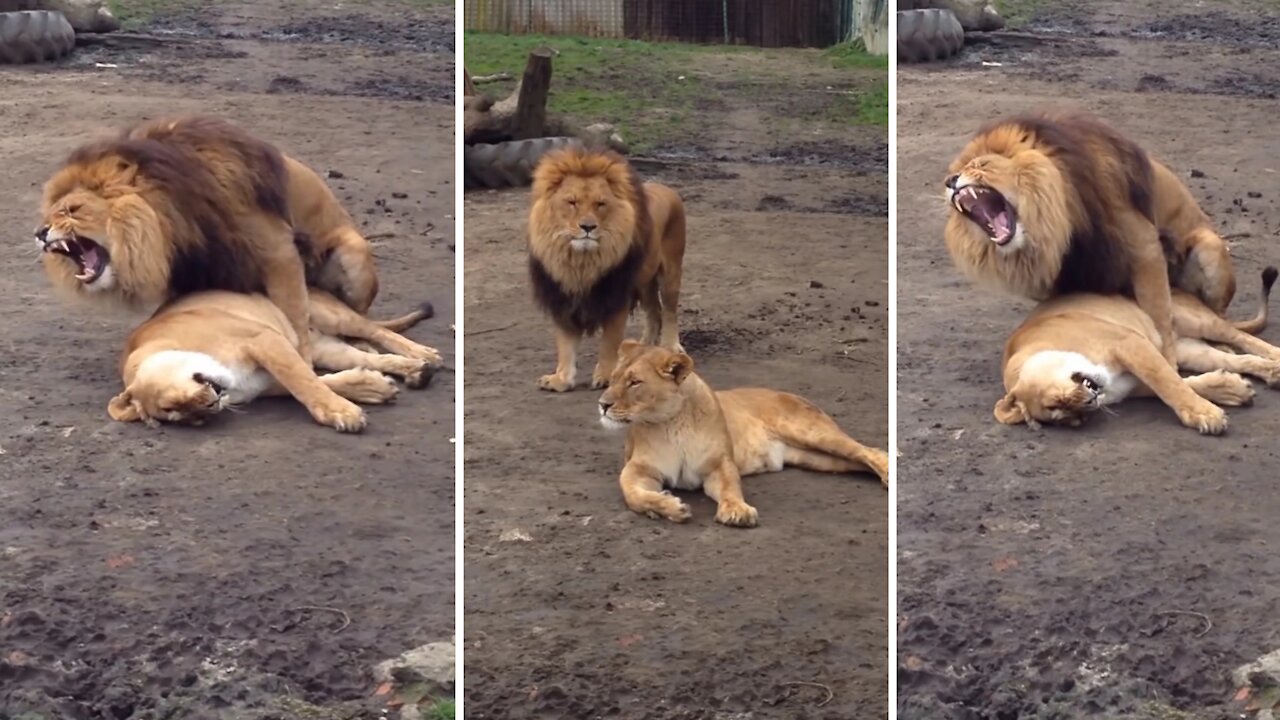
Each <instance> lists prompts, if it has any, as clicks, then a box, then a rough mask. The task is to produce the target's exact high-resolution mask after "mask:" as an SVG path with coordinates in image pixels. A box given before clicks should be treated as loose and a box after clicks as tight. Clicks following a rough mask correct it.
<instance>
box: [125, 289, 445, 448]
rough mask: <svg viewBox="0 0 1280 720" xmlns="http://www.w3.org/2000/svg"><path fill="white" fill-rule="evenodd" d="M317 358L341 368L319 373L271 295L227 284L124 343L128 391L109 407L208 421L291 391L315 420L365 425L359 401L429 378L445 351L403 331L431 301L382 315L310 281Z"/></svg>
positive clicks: (140, 417) (181, 302) (165, 312)
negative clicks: (364, 346) (398, 381)
mask: <svg viewBox="0 0 1280 720" xmlns="http://www.w3.org/2000/svg"><path fill="white" fill-rule="evenodd" d="M310 303H311V309H310V313H311V314H310V317H311V328H312V329H311V347H312V360H313V361H314V362H315V365H316V366H317V367H321V368H325V369H328V370H337V371H339V372H334V373H332V374H328V375H320V376H317V375H316V373H315V370H314V369H313V368H312V366H311V365H309V364H308V363H307V362H306V361H305V360H303V358H302V356H301V355H300V354H299V352H298V346H299V342H298V336H297V334H296V333H294V331H293V327H292V326H291V325H290V323H289V320H288V318H286V317H285V314H284V313H283V312H281V311H280V309H279V308H278V307H276V306H275V304H273V303H272V302H271V301H270V300H268V299H267V298H266V296H264V295H250V294H242V293H234V292H224V291H209V292H200V293H195V294H192V295H188V296H186V297H183V298H179V299H178V300H175V301H173V302H171V303H169V304H167V305H165V306H163V307H161V308H160V309H159V310H157V311H156V313H155V315H153V316H152V317H151V319H149V320H147V321H146V322H145V323H143V324H142V325H140V326H139V327H138V328H137V329H136V330H134V331H133V333H132V334H130V335H129V340H128V342H127V343H126V345H125V351H124V357H123V360H122V363H121V372H122V375H123V379H124V386H125V389H124V392H122V393H120V394H119V395H117V396H115V397H114V398H112V399H111V402H110V404H109V405H108V406H107V412H108V413H109V414H110V415H111V417H112V418H114V419H116V420H120V421H124V422H134V421H142V422H145V423H147V424H148V425H151V426H155V425H156V424H158V423H159V422H175V423H187V424H192V425H200V424H203V423H204V421H205V420H206V419H208V418H209V417H210V416H212V415H216V414H218V413H219V412H222V411H223V410H226V409H228V408H234V407H236V406H238V405H242V404H244V403H247V402H250V401H251V400H253V399H254V398H256V397H259V396H262V395H284V394H288V395H292V396H293V397H295V398H297V400H298V402H301V403H302V404H303V405H305V406H306V408H307V410H309V411H310V412H311V416H312V417H313V418H315V420H316V422H318V423H320V424H322V425H328V426H329V427H331V428H334V429H335V430H338V431H340V432H359V431H360V430H363V429H364V426H365V423H366V419H365V415H364V411H362V410H361V409H360V408H359V407H357V406H356V405H355V404H354V403H353V402H352V401H354V402H358V403H365V404H377V403H385V402H388V401H390V400H391V399H392V398H393V397H395V395H396V392H397V389H396V385H395V383H394V382H392V381H391V379H390V378H388V377H387V376H386V375H384V374H383V373H387V374H389V375H395V376H398V377H401V378H404V381H405V384H406V385H407V386H409V387H424V386H425V385H426V384H427V382H428V381H429V380H430V378H431V375H432V372H433V371H434V368H435V367H436V366H437V365H438V364H439V363H440V354H439V353H438V352H436V351H435V350H433V349H431V348H429V347H425V346H423V345H419V344H418V343H415V342H413V341H412V340H409V339H408V338H405V337H403V336H401V335H399V334H397V331H400V330H404V329H407V328H409V327H412V326H413V325H414V324H416V323H417V322H418V321H419V320H422V319H423V318H426V317H430V315H431V310H430V307H429V306H423V308H421V309H419V310H416V311H414V312H412V313H409V314H408V315H405V316H403V317H400V318H396V319H395V320H388V321H385V322H375V321H372V320H369V319H368V318H366V317H364V316H363V315H360V314H359V313H357V312H356V311H354V310H352V309H351V308H350V307H348V306H347V305H345V304H343V303H342V302H341V301H339V300H338V299H337V298H335V297H334V296H332V295H329V294H328V293H325V292H323V291H320V290H315V289H312V290H311V291H310ZM342 338H355V339H360V340H366V341H368V342H370V343H372V344H374V345H377V346H380V347H382V348H383V349H385V350H389V351H391V352H392V353H395V354H393V355H388V354H382V353H376V352H366V351H365V350H361V349H359V348H356V347H354V346H353V345H350V344H348V343H347V342H346V341H344V340H343V339H342Z"/></svg>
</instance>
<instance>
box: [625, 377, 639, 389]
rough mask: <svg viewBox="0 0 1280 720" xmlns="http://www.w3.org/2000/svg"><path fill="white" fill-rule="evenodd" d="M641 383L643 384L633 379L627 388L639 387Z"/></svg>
mask: <svg viewBox="0 0 1280 720" xmlns="http://www.w3.org/2000/svg"><path fill="white" fill-rule="evenodd" d="M641 383H642V381H641V380H638V379H636V378H632V379H631V381H630V382H628V383H627V387H635V386H637V385H640V384H641Z"/></svg>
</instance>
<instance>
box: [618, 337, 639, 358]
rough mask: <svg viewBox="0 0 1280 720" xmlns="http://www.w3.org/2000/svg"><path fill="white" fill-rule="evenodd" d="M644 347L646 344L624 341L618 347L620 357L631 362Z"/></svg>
mask: <svg viewBox="0 0 1280 720" xmlns="http://www.w3.org/2000/svg"><path fill="white" fill-rule="evenodd" d="M643 347H644V343H642V342H640V341H639V340H623V341H622V344H621V345H619V346H618V357H619V358H623V359H626V360H630V359H631V358H632V356H634V355H635V354H636V353H637V352H638V351H639V350H640V349H641V348H643Z"/></svg>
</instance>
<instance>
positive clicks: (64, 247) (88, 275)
mask: <svg viewBox="0 0 1280 720" xmlns="http://www.w3.org/2000/svg"><path fill="white" fill-rule="evenodd" d="M44 251H45V252H51V253H57V254H58V255H65V256H67V257H69V258H71V259H72V260H74V261H75V262H76V265H78V266H79V267H80V272H78V273H76V279H77V280H79V281H80V282H82V283H84V284H86V285H91V284H93V282H94V281H96V280H97V279H98V278H100V277H102V273H104V272H106V269H107V266H108V265H109V264H110V263H111V256H110V255H109V254H108V253H107V249H106V248H104V247H102V246H101V245H99V244H98V243H96V242H94V241H92V240H90V239H89V238H86V237H80V236H79V235H73V236H71V237H69V238H65V239H62V240H50V241H49V242H48V243H46V244H45V246H44Z"/></svg>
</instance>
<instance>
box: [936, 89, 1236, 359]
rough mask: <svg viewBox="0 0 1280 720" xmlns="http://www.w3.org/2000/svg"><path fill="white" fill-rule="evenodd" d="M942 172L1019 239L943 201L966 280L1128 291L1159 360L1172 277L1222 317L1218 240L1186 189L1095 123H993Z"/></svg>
mask: <svg viewBox="0 0 1280 720" xmlns="http://www.w3.org/2000/svg"><path fill="white" fill-rule="evenodd" d="M949 174H950V176H949V178H948V185H949V186H950V185H951V184H952V183H953V180H952V179H951V178H957V177H959V178H964V180H963V181H962V182H966V183H972V184H974V185H978V186H987V187H990V188H994V189H995V190H997V191H998V192H999V193H1000V194H1001V195H1002V196H1003V197H1004V199H1005V200H1006V202H1007V203H1008V204H1009V205H1011V206H1012V207H1013V209H1014V212H1015V213H1016V217H1017V222H1018V226H1019V230H1020V232H1021V233H1022V239H1021V243H1022V244H1021V246H1020V247H1017V249H1002V248H1000V247H998V246H997V245H996V243H994V242H992V240H991V239H990V237H988V234H987V231H986V230H985V229H983V228H982V227H981V226H980V225H979V224H978V223H976V222H974V221H972V220H970V219H969V218H968V217H967V216H966V215H964V214H963V213H961V212H959V211H958V210H957V209H956V208H955V207H954V206H952V205H950V203H948V205H949V206H950V208H951V211H950V214H949V217H948V219H947V224H946V243H947V248H948V250H949V251H950V253H951V256H952V258H953V260H954V261H955V263H956V265H957V267H958V268H959V269H960V270H961V271H962V272H964V273H965V274H967V275H968V276H970V277H972V278H974V279H977V280H979V281H983V282H989V283H993V284H995V285H997V286H1000V287H1002V288H1004V289H1007V290H1009V291H1011V292H1013V293H1016V294H1018V295H1022V296H1025V297H1028V298H1032V299H1035V300H1046V299H1048V298H1050V297H1054V296H1057V295H1062V294H1067V293H1073V292H1093V293H1104V294H1109V293H1125V294H1130V295H1132V296H1134V297H1135V298H1136V300H1137V302H1138V304H1139V305H1140V306H1142V308H1143V309H1144V310H1145V311H1147V312H1148V313H1149V314H1150V315H1151V317H1152V318H1154V319H1155V322H1156V326H1157V328H1158V329H1159V331H1160V336H1161V348H1162V351H1163V353H1164V355H1165V356H1166V358H1167V359H1172V356H1173V333H1172V318H1171V309H1170V301H1169V285H1170V271H1171V270H1172V282H1173V284H1174V285H1175V286H1177V287H1180V288H1182V289H1184V290H1187V291H1188V292H1192V293H1195V294H1197V295H1199V296H1200V297H1201V298H1202V299H1203V300H1204V301H1205V302H1206V303H1207V304H1208V305H1209V306H1210V307H1211V308H1213V309H1214V310H1215V311H1216V312H1218V313H1220V314H1221V313H1222V312H1225V310H1226V308H1227V306H1228V304H1229V303H1230V301H1231V298H1232V296H1233V295H1234V293H1235V279H1234V275H1233V273H1232V269H1231V261H1230V256H1229V255H1228V251H1227V246H1226V243H1225V242H1224V241H1223V240H1222V238H1220V237H1219V236H1218V235H1217V234H1216V233H1214V232H1213V230H1212V228H1210V226H1209V222H1208V218H1207V217H1206V216H1205V214H1204V213H1203V212H1202V211H1201V210H1200V208H1199V206H1198V205H1197V204H1196V202H1195V200H1194V199H1193V198H1192V197H1191V193H1190V191H1188V190H1187V188H1186V186H1185V185H1184V184H1183V183H1182V182H1181V181H1180V180H1179V179H1178V177H1177V176H1176V175H1175V174H1174V173H1173V172H1172V171H1170V170H1169V169H1168V168H1167V167H1165V166H1164V165H1163V164H1161V163H1159V162H1157V161H1155V160H1153V159H1151V158H1150V157H1148V155H1147V154H1146V153H1145V152H1144V151H1143V150H1142V148H1141V147H1139V146H1138V145H1137V144H1135V143H1134V142H1132V141H1131V140H1129V139H1127V138H1125V137H1124V136H1122V135H1120V134H1119V133H1117V132H1116V131H1115V130H1113V129H1112V128H1110V127H1109V126H1107V125H1106V124H1104V123H1103V122H1102V121H1100V120H1098V119H1097V118H1094V117H1092V116H1089V115H1086V114H1083V113H1043V114H1036V115H1029V116H1024V117H1017V118H1011V119H1005V120H999V121H996V122H992V123H990V124H988V125H986V126H985V127H983V128H982V129H981V130H980V131H979V132H978V134H977V135H976V136H975V137H974V138H973V139H972V140H971V141H970V142H969V143H968V145H966V147H965V148H964V150H962V151H961V152H960V154H959V155H958V156H957V157H956V158H955V160H953V161H952V163H951V166H950V169H949ZM1013 245H1015V246H1016V245H1017V243H1016V242H1015V243H1014V244H1013ZM1011 247H1012V246H1011ZM1166 260H1167V261H1168V265H1166Z"/></svg>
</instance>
